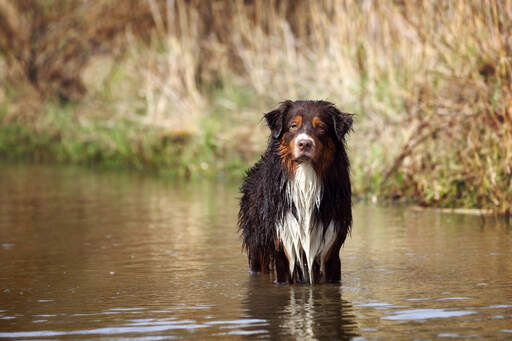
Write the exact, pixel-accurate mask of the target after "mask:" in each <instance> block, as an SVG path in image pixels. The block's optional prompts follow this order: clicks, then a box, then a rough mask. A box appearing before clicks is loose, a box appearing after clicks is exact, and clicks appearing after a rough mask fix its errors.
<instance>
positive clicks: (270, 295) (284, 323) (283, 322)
mask: <svg viewBox="0 0 512 341" xmlns="http://www.w3.org/2000/svg"><path fill="white" fill-rule="evenodd" d="M266 277H267V276H262V275H254V276H251V280H250V282H249V290H248V294H247V299H246V301H245V304H246V306H247V310H248V312H249V313H250V314H251V316H254V317H257V318H262V319H268V320H269V323H270V326H269V333H270V335H271V338H272V339H274V340H288V339H289V340H348V339H350V338H352V337H354V336H357V335H358V334H357V323H356V322H355V316H354V314H353V310H352V306H351V305H350V303H349V302H347V301H345V300H343V299H342V295H341V288H340V286H338V285H330V284H325V285H317V286H309V285H292V286H275V285H274V286H269V285H268V281H269V279H268V278H266Z"/></svg>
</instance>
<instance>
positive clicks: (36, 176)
mask: <svg viewBox="0 0 512 341" xmlns="http://www.w3.org/2000/svg"><path fill="white" fill-rule="evenodd" d="M237 186H238V185H237V184H233V183H223V182H192V183H183V182H177V181H173V180H169V179H162V178H157V177H152V176H143V175H140V174H133V173H126V172H100V171H91V170H84V169H80V168H73V167H53V166H52V167H50V166H29V165H13V164H0V340H3V339H15V340H62V339H65V340H66V339H73V340H75V339H86V340H92V339H93V340H174V339H194V340H210V339H211V340H243V339H271V340H349V339H352V340H377V339H378V340H389V339H404V340H412V339H415V340H431V339H470V338H471V339H473V338H474V339H483V340H504V339H512V227H510V226H508V225H507V224H505V223H504V222H502V221H499V220H496V219H489V218H488V219H486V220H483V219H482V218H480V217H477V216H462V215H455V214H448V213H439V212H435V211H431V210H427V211H417V210H414V209H411V208H408V207H396V206H389V207H383V206H372V205H367V204H355V205H354V227H353V231H352V234H351V236H350V237H349V238H348V239H347V242H346V243H345V246H344V247H343V248H342V250H341V261H342V284H339V285H334V284H323V285H315V286H309V285H292V286H289V285H275V284H273V283H272V277H271V276H270V275H253V276H251V275H250V274H249V272H248V266H247V259H246V257H245V255H244V254H243V253H242V252H241V241H240V238H239V236H238V234H237V232H236V216H237V212H238V199H237V198H238V197H239V194H238V190H237Z"/></svg>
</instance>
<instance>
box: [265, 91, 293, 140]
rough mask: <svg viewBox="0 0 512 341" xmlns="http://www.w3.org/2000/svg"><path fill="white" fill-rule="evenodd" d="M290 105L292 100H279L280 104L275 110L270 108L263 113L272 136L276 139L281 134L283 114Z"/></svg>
mask: <svg viewBox="0 0 512 341" xmlns="http://www.w3.org/2000/svg"><path fill="white" fill-rule="evenodd" d="M291 106H292V101H290V100H287V101H284V102H281V105H280V106H279V108H277V109H276V110H272V111H271V112H268V113H266V114H265V116H264V117H265V120H267V125H268V127H269V128H270V131H271V133H272V137H273V138H275V139H278V138H279V137H280V136H281V133H282V132H283V124H284V118H285V116H286V115H285V114H286V112H287V111H288V109H290V107H291Z"/></svg>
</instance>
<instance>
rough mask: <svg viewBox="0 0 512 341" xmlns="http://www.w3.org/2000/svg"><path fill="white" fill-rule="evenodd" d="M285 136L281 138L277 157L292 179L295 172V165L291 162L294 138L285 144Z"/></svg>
mask: <svg viewBox="0 0 512 341" xmlns="http://www.w3.org/2000/svg"><path fill="white" fill-rule="evenodd" d="M285 137H286V136H285V135H283V137H282V138H281V143H280V144H279V156H280V157H281V161H282V162H283V165H284V167H285V168H286V170H287V171H288V174H289V176H290V177H293V175H294V174H295V170H296V169H297V163H295V162H294V161H293V144H294V143H295V137H294V138H293V139H292V140H291V141H290V143H289V144H286V142H285Z"/></svg>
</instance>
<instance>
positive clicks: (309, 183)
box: [238, 101, 352, 283]
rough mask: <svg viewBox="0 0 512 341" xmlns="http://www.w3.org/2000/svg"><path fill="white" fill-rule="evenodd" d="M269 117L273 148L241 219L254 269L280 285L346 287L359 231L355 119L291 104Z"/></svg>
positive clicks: (326, 107) (328, 106) (248, 180)
mask: <svg viewBox="0 0 512 341" xmlns="http://www.w3.org/2000/svg"><path fill="white" fill-rule="evenodd" d="M264 117H265V120H266V121H267V124H268V126H269V128H270V131H271V134H270V137H269V143H268V147H267V150H266V151H265V153H264V154H263V155H262V157H261V159H260V160H259V161H258V162H257V163H256V164H255V165H254V166H253V167H252V168H251V169H249V171H248V172H247V175H246V177H245V180H244V182H243V185H242V187H241V192H242V198H241V200H240V212H239V216H238V225H239V230H240V231H241V234H242V239H243V246H244V248H245V249H246V250H247V254H248V258H249V267H250V270H251V271H252V272H267V271H270V270H272V269H275V272H276V278H277V282H278V283H285V282H288V283H293V282H298V283H318V282H321V281H327V282H338V281H340V280H341V263H340V258H339V251H340V248H341V246H342V245H343V243H344V241H345V238H346V236H347V234H348V233H349V231H350V228H351V225H352V208H351V188H350V178H349V160H348V157H347V153H346V151H345V136H346V134H347V133H348V132H349V131H350V130H351V127H352V115H351V114H347V113H343V112H340V111H339V110H338V109H336V107H335V106H334V104H332V103H330V102H326V101H285V102H283V103H282V104H281V105H280V106H279V108H277V109H276V110H273V111H271V112H269V113H267V114H265V116H264Z"/></svg>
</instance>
